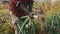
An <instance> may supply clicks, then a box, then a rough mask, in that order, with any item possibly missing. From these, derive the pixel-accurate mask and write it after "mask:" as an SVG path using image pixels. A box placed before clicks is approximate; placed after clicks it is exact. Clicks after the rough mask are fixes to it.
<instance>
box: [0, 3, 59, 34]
mask: <svg viewBox="0 0 60 34" xmlns="http://www.w3.org/2000/svg"><path fill="white" fill-rule="evenodd" d="M41 10H42V11H44V18H45V22H44V25H45V26H44V28H42V30H44V32H43V34H60V2H55V3H54V5H53V4H51V3H49V2H47V3H44V2H43V3H38V2H34V4H33V11H34V12H35V14H36V15H39V12H40V11H41ZM40 19H41V18H40ZM34 24H35V29H36V34H40V33H41V27H43V26H41V23H40V22H39V20H38V19H34ZM11 26H12V23H11V18H10V14H9V10H8V4H1V3H0V34H14V30H13V28H12V27H11Z"/></svg>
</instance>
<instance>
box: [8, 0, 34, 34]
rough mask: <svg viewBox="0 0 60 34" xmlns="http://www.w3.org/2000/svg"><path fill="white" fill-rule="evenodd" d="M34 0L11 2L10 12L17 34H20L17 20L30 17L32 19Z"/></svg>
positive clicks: (13, 0)
mask: <svg viewBox="0 0 60 34" xmlns="http://www.w3.org/2000/svg"><path fill="white" fill-rule="evenodd" d="M32 6H33V0H9V10H10V14H11V18H12V25H13V27H14V29H15V34H18V30H17V25H16V23H15V22H16V20H18V18H19V17H21V16H25V15H29V16H30V17H32V15H33V13H32Z"/></svg>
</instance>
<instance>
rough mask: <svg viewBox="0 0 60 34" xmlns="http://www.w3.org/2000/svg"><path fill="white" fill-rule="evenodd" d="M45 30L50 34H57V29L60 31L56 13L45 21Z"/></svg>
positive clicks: (59, 21) (59, 19)
mask: <svg viewBox="0 0 60 34" xmlns="http://www.w3.org/2000/svg"><path fill="white" fill-rule="evenodd" d="M45 25H46V30H47V32H50V33H51V34H59V33H58V30H57V29H60V18H59V15H58V14H57V13H54V14H53V15H52V16H51V18H49V19H46V24H45ZM46 34H48V33H46Z"/></svg>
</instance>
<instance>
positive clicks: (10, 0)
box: [9, 0, 15, 11]
mask: <svg viewBox="0 0 60 34" xmlns="http://www.w3.org/2000/svg"><path fill="white" fill-rule="evenodd" d="M9 10H10V11H14V10H15V3H14V0H9Z"/></svg>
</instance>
